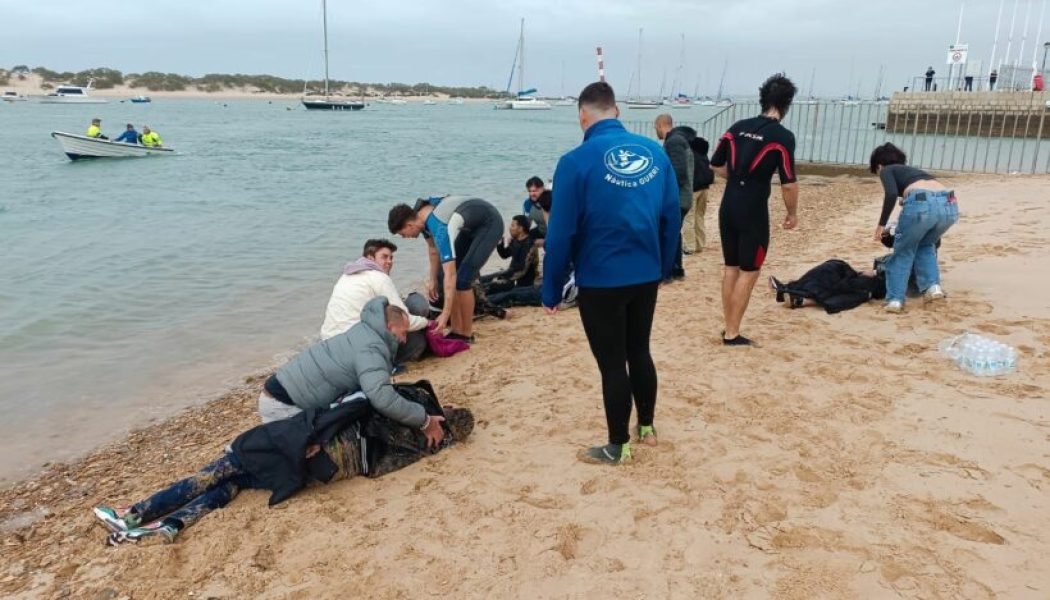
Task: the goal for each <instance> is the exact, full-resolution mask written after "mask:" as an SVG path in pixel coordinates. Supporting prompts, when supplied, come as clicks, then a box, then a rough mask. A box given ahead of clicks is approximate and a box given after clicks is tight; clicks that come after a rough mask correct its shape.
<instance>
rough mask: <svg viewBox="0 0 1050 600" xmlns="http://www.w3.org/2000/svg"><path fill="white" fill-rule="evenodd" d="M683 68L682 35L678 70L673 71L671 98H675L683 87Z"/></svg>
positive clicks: (683, 48) (683, 36)
mask: <svg viewBox="0 0 1050 600" xmlns="http://www.w3.org/2000/svg"><path fill="white" fill-rule="evenodd" d="M684 68H685V34H684V33H683V34H682V52H681V54H679V56H678V70H677V71H675V74H674V81H673V82H672V83H671V96H673V97H675V98H677V97H678V93H679V92H681V91H682V88H684V87H685V80H684V79H683V78H682V70H683V69H684Z"/></svg>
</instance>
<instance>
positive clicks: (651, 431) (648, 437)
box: [637, 425, 656, 446]
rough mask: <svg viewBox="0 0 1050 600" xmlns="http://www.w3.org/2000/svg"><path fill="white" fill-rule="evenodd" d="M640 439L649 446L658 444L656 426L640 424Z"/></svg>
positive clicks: (638, 430)
mask: <svg viewBox="0 0 1050 600" xmlns="http://www.w3.org/2000/svg"><path fill="white" fill-rule="evenodd" d="M637 432H638V441H639V442H640V443H642V444H645V445H647V446H655V445H656V427H654V426H652V425H639V426H638V429H637Z"/></svg>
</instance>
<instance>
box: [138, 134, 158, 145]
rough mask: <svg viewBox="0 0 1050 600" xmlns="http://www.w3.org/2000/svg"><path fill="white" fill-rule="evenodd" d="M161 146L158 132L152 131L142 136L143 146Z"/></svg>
mask: <svg viewBox="0 0 1050 600" xmlns="http://www.w3.org/2000/svg"><path fill="white" fill-rule="evenodd" d="M160 144H161V141H160V136H159V135H157V132H156V131H150V132H149V133H144V134H142V145H143V146H160Z"/></svg>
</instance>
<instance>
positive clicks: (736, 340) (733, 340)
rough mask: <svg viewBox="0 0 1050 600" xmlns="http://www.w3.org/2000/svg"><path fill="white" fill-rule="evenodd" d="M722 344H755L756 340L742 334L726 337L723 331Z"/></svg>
mask: <svg viewBox="0 0 1050 600" xmlns="http://www.w3.org/2000/svg"><path fill="white" fill-rule="evenodd" d="M722 344H724V345H726V346H754V345H755V342H753V341H751V340H749V339H748V338H746V337H744V336H742V335H737V336H736V337H735V338H731V339H726V337H725V333H723V334H722Z"/></svg>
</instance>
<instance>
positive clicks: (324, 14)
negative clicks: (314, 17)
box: [321, 0, 328, 98]
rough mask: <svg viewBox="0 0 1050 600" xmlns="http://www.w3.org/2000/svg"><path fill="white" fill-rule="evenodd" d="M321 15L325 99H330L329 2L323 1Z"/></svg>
mask: <svg viewBox="0 0 1050 600" xmlns="http://www.w3.org/2000/svg"><path fill="white" fill-rule="evenodd" d="M321 13H322V16H321V20H322V22H323V23H324V97H325V98H328V0H321Z"/></svg>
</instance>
